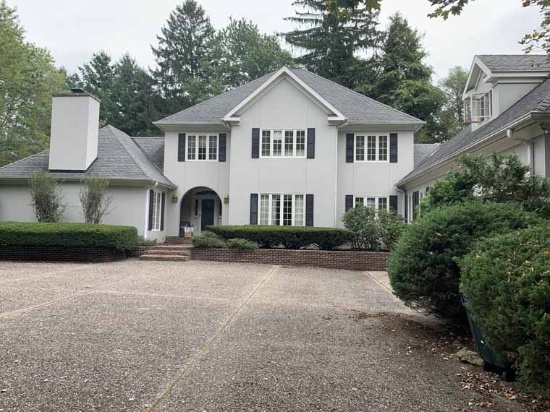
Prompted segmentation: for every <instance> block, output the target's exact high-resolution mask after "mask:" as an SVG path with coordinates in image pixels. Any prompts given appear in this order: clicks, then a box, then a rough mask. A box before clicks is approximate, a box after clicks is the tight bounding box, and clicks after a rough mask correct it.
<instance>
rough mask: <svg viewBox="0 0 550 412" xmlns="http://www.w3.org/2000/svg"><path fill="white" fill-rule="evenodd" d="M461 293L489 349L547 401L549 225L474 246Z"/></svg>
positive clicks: (464, 264) (549, 376) (464, 261)
mask: <svg viewBox="0 0 550 412" xmlns="http://www.w3.org/2000/svg"><path fill="white" fill-rule="evenodd" d="M460 267H461V269H462V279H461V284H460V289H461V291H462V292H463V293H464V295H466V296H467V298H468V303H467V308H468V311H469V313H470V315H471V316H472V318H473V319H474V320H475V321H476V323H477V324H478V325H479V326H480V327H481V329H482V330H483V332H484V334H485V336H486V338H487V342H488V344H489V345H490V346H491V348H492V349H494V350H495V351H496V352H497V353H498V354H499V355H500V356H501V357H502V358H503V359H506V358H508V359H509V360H511V361H512V362H514V363H515V364H516V366H517V367H518V372H519V377H520V382H522V383H523V384H525V385H526V386H527V387H528V388H530V389H534V390H535V391H537V392H542V393H543V394H545V395H546V396H550V223H545V224H542V225H537V226H534V227H532V228H529V229H523V230H518V231H515V232H513V233H508V234H504V235H498V236H495V237H492V238H489V239H483V240H481V241H479V242H477V243H476V245H475V246H474V247H473V248H472V251H471V252H470V253H469V254H468V255H466V256H465V257H464V258H463V259H462V260H461V264H460Z"/></svg>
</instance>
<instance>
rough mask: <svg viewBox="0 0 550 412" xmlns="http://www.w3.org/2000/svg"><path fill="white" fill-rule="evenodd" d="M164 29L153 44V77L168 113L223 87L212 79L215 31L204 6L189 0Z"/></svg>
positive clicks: (203, 98)
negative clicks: (154, 66)
mask: <svg viewBox="0 0 550 412" xmlns="http://www.w3.org/2000/svg"><path fill="white" fill-rule="evenodd" d="M161 32H162V35H161V36H157V39H158V42H159V45H158V47H152V50H153V54H154V55H155V58H156V62H157V65H158V68H157V69H156V70H155V71H154V72H153V77H154V79H155V80H156V82H157V85H158V87H159V89H160V92H161V95H162V97H163V98H164V99H165V100H166V101H167V103H168V105H167V107H166V109H165V110H166V114H171V113H174V112H177V111H179V110H182V109H184V108H186V107H188V106H190V105H193V104H196V103H198V102H200V101H202V100H205V99H206V98H208V97H211V96H213V95H216V94H218V93H219V92H220V91H221V87H220V85H219V84H218V82H216V81H213V75H214V71H215V67H214V61H213V60H214V59H213V55H212V53H213V50H214V42H215V31H214V28H213V27H212V24H211V23H210V19H209V18H208V16H207V15H206V13H205V11H204V9H203V8H202V7H201V6H199V5H198V4H197V2H196V1H195V0H186V1H185V2H184V3H183V4H181V5H179V6H177V7H176V9H175V10H174V11H173V12H172V13H171V14H170V17H169V18H168V21H167V22H166V26H164V27H163V28H162V29H161Z"/></svg>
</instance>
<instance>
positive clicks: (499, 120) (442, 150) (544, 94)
mask: <svg viewBox="0 0 550 412" xmlns="http://www.w3.org/2000/svg"><path fill="white" fill-rule="evenodd" d="M549 98H550V80H545V81H544V82H542V83H541V84H540V85H538V86H537V87H535V88H534V89H533V90H531V91H530V92H529V93H527V94H526V95H525V96H524V97H523V98H521V99H520V100H519V101H517V102H516V103H515V104H514V105H512V106H511V107H510V108H508V109H507V110H506V111H504V112H503V113H502V114H501V115H500V116H498V117H496V118H495V119H494V120H492V121H490V122H488V123H486V124H484V125H483V126H481V127H479V128H477V129H476V130H474V131H472V129H471V127H469V126H468V127H465V128H464V129H462V131H460V132H459V133H458V134H457V135H456V136H454V137H453V138H452V139H450V140H449V141H447V142H446V143H444V144H442V145H441V146H440V147H439V148H438V149H437V150H436V151H435V152H434V153H433V154H432V155H430V156H428V157H427V158H425V159H424V160H423V161H421V162H420V164H418V166H416V165H415V169H414V170H413V171H412V172H411V173H409V174H408V175H407V176H405V177H404V178H403V179H401V181H400V182H399V183H398V185H400V184H402V183H404V182H406V181H408V180H410V179H412V178H415V177H417V176H419V175H421V174H422V173H423V172H425V171H426V170H428V169H429V168H430V167H432V166H434V165H435V164H437V163H439V162H441V161H443V160H446V159H449V158H451V157H453V156H454V155H456V154H458V153H460V152H462V151H463V150H464V149H465V148H466V147H468V146H470V145H472V144H475V143H477V142H479V141H481V140H483V139H484V138H486V137H488V136H489V135H491V134H492V133H495V132H497V131H499V130H501V129H503V128H505V127H506V126H508V125H509V124H511V123H513V122H514V121H516V120H518V119H520V118H522V117H523V116H525V115H527V114H529V113H531V112H537V113H550V108H549V106H548V104H546V103H547V102H548V99H549Z"/></svg>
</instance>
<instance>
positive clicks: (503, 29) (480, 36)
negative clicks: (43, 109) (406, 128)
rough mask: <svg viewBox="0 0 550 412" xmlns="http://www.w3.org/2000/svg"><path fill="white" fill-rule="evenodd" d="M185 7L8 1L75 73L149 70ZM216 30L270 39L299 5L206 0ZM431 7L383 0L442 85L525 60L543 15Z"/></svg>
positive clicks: (491, 3) (481, 5) (489, 7)
mask: <svg viewBox="0 0 550 412" xmlns="http://www.w3.org/2000/svg"><path fill="white" fill-rule="evenodd" d="M181 1H182V0H147V1H144V0H141V1H140V0H137V1H136V0H42V1H39V0H7V3H8V5H10V6H12V7H13V6H16V7H17V9H18V14H19V16H20V19H21V23H22V25H23V26H24V28H25V30H26V33H27V34H26V36H27V40H29V41H31V42H34V43H36V44H37V45H39V46H41V47H46V48H47V49H49V50H50V52H51V53H52V54H53V56H54V58H55V60H56V64H57V65H59V66H64V67H65V68H67V69H68V70H69V72H74V71H75V70H76V69H77V67H78V66H79V65H81V64H82V63H83V62H85V61H87V60H88V59H89V58H90V56H91V55H92V53H93V52H95V51H98V50H105V51H107V52H108V53H109V54H111V55H112V56H113V57H115V58H116V57H120V56H121V55H123V54H124V53H130V55H132V56H134V57H135V58H136V59H137V60H138V62H139V63H140V64H141V65H142V66H144V67H153V66H154V64H155V63H154V59H153V55H152V53H151V48H150V45H151V44H156V35H157V34H158V33H160V28H161V27H162V26H163V25H164V24H165V22H166V19H167V18H168V16H169V14H170V12H171V11H172V10H173V9H174V8H175V6H176V5H177V4H179V3H180V2H181ZM198 1H199V3H200V4H202V6H203V7H204V8H205V10H206V12H207V14H208V15H209V16H210V19H211V20H212V24H213V25H214V27H215V28H221V27H223V26H224V25H226V24H227V22H228V19H229V16H233V17H236V18H240V17H246V18H247V19H250V20H252V21H254V22H255V23H256V24H257V25H258V26H259V27H260V30H262V31H263V32H265V33H275V32H284V31H287V30H289V29H291V28H292V26H291V24H290V23H288V22H285V21H283V17H288V16H291V15H292V14H293V13H294V8H293V7H292V5H291V3H292V0H198ZM430 9H431V8H430V6H429V3H428V0H382V11H381V16H380V23H381V25H382V26H386V24H387V21H388V16H389V15H391V14H393V13H395V12H397V11H400V12H401V13H402V14H403V15H404V16H405V17H406V18H407V19H408V20H409V22H410V24H411V25H412V26H413V27H416V28H418V29H419V30H420V32H422V33H424V47H425V49H426V50H427V51H428V53H429V57H428V59H427V61H428V64H429V65H430V66H432V67H433V68H434V70H435V74H436V79H437V78H440V77H442V76H445V75H446V73H447V72H448V70H449V68H451V67H453V66H457V65H459V66H463V67H465V68H467V69H469V67H470V64H471V61H472V57H473V55H475V54H517V53H522V46H521V45H519V44H518V40H520V39H521V38H522V37H523V35H524V34H525V33H526V32H529V31H531V30H533V29H534V28H535V27H538V25H539V23H540V20H541V18H540V16H539V12H538V9H536V8H533V7H530V8H527V9H525V8H522V7H521V1H520V0H475V1H474V2H473V3H471V4H470V5H468V6H467V7H466V9H465V11H464V13H463V14H462V15H461V16H458V17H451V18H450V19H449V20H447V21H443V20H441V19H430V18H428V17H427V14H428V13H429V12H430Z"/></svg>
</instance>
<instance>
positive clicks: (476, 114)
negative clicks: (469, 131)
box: [464, 91, 493, 124]
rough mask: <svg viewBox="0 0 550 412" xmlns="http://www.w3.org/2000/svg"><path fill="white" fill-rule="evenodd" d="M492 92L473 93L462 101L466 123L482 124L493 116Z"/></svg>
mask: <svg viewBox="0 0 550 412" xmlns="http://www.w3.org/2000/svg"><path fill="white" fill-rule="evenodd" d="M492 100H493V92H492V91H489V92H487V93H473V94H471V95H470V96H468V97H467V98H466V99H465V100H464V116H465V119H464V120H465V122H466V123H468V124H469V123H483V122H484V121H485V120H488V119H490V118H491V116H492V115H493V103H492Z"/></svg>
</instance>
